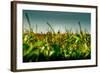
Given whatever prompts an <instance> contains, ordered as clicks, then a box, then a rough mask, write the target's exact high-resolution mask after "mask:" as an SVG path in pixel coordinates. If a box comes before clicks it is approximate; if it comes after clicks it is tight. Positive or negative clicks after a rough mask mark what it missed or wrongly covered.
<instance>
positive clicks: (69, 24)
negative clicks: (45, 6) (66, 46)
mask: <svg viewBox="0 0 100 73" xmlns="http://www.w3.org/2000/svg"><path fill="white" fill-rule="evenodd" d="M25 13H27V14H28V17H29V21H30V23H31V27H32V28H33V31H34V32H36V25H37V32H38V33H40V32H43V33H45V32H47V31H49V30H50V28H49V26H48V25H47V24H46V23H47V22H49V23H50V24H51V26H52V28H53V29H54V30H55V32H58V30H60V32H65V28H66V29H67V30H70V29H71V31H72V32H76V31H79V25H78V22H80V23H81V26H82V29H83V30H86V31H87V32H90V31H91V28H90V27H91V14H90V13H77V12H56V11H36V10H23V26H24V28H29V25H28V21H27V18H26V16H25Z"/></svg>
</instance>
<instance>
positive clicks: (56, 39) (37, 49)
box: [23, 14, 91, 62]
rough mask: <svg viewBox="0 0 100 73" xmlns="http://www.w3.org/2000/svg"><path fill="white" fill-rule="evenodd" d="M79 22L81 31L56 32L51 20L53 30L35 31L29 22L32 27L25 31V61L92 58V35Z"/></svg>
mask: <svg viewBox="0 0 100 73" xmlns="http://www.w3.org/2000/svg"><path fill="white" fill-rule="evenodd" d="M26 17H27V18H28V16H27V14H26ZM28 22H29V18H28ZM78 24H79V29H80V32H79V33H73V32H71V31H67V30H66V29H65V30H66V32H65V33H62V32H60V31H58V32H55V31H54V29H53V28H52V26H51V25H50V23H49V22H47V25H48V27H50V28H51V30H52V31H48V32H47V33H35V32H33V30H32V28H31V25H30V23H29V27H30V29H29V30H28V31H27V32H23V62H39V61H59V60H80V59H90V58H91V35H90V34H89V33H88V32H84V31H83V30H82V29H81V24H80V22H79V23H78Z"/></svg>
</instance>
